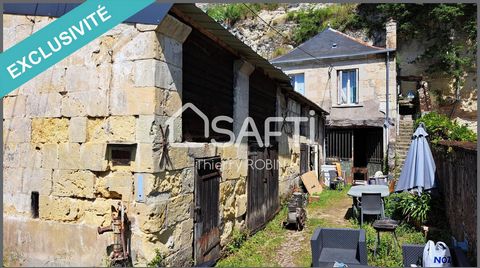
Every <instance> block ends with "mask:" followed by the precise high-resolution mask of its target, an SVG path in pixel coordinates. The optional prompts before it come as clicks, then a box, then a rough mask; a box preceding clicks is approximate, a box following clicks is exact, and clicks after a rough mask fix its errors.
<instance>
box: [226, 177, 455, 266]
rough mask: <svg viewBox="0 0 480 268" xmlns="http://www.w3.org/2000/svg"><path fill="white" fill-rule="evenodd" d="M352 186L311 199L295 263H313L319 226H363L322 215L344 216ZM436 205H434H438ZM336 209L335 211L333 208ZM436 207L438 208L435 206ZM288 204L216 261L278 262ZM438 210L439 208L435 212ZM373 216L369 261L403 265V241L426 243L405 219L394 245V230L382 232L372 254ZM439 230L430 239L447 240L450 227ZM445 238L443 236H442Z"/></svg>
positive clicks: (365, 226)
mask: <svg viewBox="0 0 480 268" xmlns="http://www.w3.org/2000/svg"><path fill="white" fill-rule="evenodd" d="M349 189H350V187H349V186H347V187H345V188H344V189H342V190H341V191H338V190H324V191H323V192H322V193H320V194H319V195H318V196H319V197H320V198H319V200H318V201H315V202H312V203H310V204H308V206H307V222H306V225H305V229H304V230H303V231H302V236H303V242H302V243H301V245H300V249H299V250H298V251H297V252H295V253H294V254H295V256H293V266H297V267H309V266H311V263H312V256H311V250H310V238H311V236H312V234H313V232H314V231H315V229H316V228H318V227H324V228H354V229H360V224H359V222H358V221H357V219H355V218H352V219H350V220H348V221H345V222H344V223H342V224H339V223H338V222H337V221H334V220H332V219H335V217H333V218H332V217H322V216H321V215H325V214H329V215H330V216H335V214H337V213H338V217H343V216H344V215H345V211H343V210H342V211H338V210H337V211H338V212H336V211H335V207H336V205H338V204H342V207H343V208H345V205H346V202H350V201H351V197H349V196H348V195H347V192H348V190H349ZM435 207H436V206H434V208H435ZM332 211H333V212H332ZM434 211H436V210H435V209H434ZM286 213H287V208H286V207H283V208H282V210H281V211H280V212H279V214H278V215H276V217H275V218H274V219H273V220H272V221H271V222H270V223H268V224H267V226H266V227H265V229H263V230H261V231H259V232H257V233H256V234H254V235H253V236H251V237H249V238H248V239H247V240H245V241H243V243H239V244H236V245H234V246H233V250H231V251H230V252H231V254H230V255H229V256H228V257H226V258H224V259H222V260H220V261H219V262H218V263H217V266H219V267H273V266H278V265H279V264H278V262H277V259H278V258H277V253H278V252H279V249H280V248H281V247H282V245H284V243H288V241H286V239H287V231H286V230H285V229H284V228H282V225H281V223H282V222H283V220H284V219H285V218H286ZM436 213H438V212H436ZM372 222H373V220H370V221H367V222H364V224H363V226H362V229H364V230H365V232H366V238H367V250H368V265H369V266H378V267H401V266H402V249H401V245H402V244H424V243H425V237H424V235H423V233H422V232H421V231H419V230H418V229H416V228H415V227H413V226H411V225H410V224H408V223H402V224H400V226H398V228H397V230H396V234H397V238H398V244H397V245H395V243H394V238H393V235H392V234H391V233H386V232H382V233H381V234H380V236H381V239H380V240H381V243H380V246H379V248H378V249H377V255H376V257H374V256H373V252H374V249H375V241H376V236H377V233H376V231H375V229H373V227H372ZM436 227H437V228H438V231H437V232H435V233H433V232H432V233H429V235H428V239H432V240H434V241H438V240H442V239H443V240H442V241H447V240H445V239H447V236H448V235H449V233H448V231H444V229H443V228H439V227H440V226H436ZM440 238H442V239H440Z"/></svg>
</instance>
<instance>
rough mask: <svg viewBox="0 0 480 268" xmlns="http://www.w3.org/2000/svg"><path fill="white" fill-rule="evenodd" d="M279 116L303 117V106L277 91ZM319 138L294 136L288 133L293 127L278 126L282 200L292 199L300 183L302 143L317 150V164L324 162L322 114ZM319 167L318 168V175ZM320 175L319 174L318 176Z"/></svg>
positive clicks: (317, 119)
mask: <svg viewBox="0 0 480 268" xmlns="http://www.w3.org/2000/svg"><path fill="white" fill-rule="evenodd" d="M277 116H279V117H285V116H289V117H297V116H301V104H300V103H298V102H297V101H294V100H293V99H291V98H285V96H284V95H283V94H282V93H281V92H280V90H278V91H277ZM315 118H316V124H318V125H317V127H316V128H317V129H316V131H317V132H318V136H316V138H313V140H311V139H310V137H309V135H307V137H305V136H301V135H292V133H288V132H289V130H293V125H290V126H289V127H286V126H283V127H282V123H280V124H278V125H277V129H281V130H282V131H281V136H279V137H277V142H278V161H279V172H278V174H279V194H280V198H281V200H286V199H288V198H289V197H290V194H291V193H292V191H293V188H294V187H296V186H298V185H299V182H300V178H299V175H300V143H307V144H309V145H310V146H313V147H314V148H315V150H316V159H315V160H316V161H315V162H316V163H317V164H322V163H323V162H324V160H325V159H324V150H323V140H324V133H323V130H324V128H323V126H324V124H325V120H324V118H323V117H322V115H320V114H316V115H315ZM318 170H319V167H316V171H317V173H318ZM317 175H318V174H317Z"/></svg>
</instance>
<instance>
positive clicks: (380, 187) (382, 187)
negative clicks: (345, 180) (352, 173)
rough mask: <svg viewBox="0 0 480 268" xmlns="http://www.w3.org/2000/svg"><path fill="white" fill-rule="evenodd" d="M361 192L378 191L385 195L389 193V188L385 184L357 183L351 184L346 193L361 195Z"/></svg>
mask: <svg viewBox="0 0 480 268" xmlns="http://www.w3.org/2000/svg"><path fill="white" fill-rule="evenodd" d="M362 193H367V194H375V193H380V194H381V195H382V197H386V196H389V195H390V190H389V189H388V186H386V185H375V184H371V185H358V186H352V188H350V190H348V193H347V194H348V195H349V196H352V197H359V198H361V197H362Z"/></svg>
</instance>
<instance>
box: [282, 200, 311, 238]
mask: <svg viewBox="0 0 480 268" xmlns="http://www.w3.org/2000/svg"><path fill="white" fill-rule="evenodd" d="M306 206H307V198H306V197H305V194H304V193H301V192H295V193H293V195H292V197H291V198H290V200H289V201H288V213H287V219H286V220H285V221H284V222H283V226H284V227H286V226H287V225H289V224H294V225H295V227H296V229H297V230H298V231H301V230H303V228H304V227H305V221H306V220H307V212H306V210H305V207H306Z"/></svg>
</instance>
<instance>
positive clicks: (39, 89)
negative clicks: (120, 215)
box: [3, 15, 323, 266]
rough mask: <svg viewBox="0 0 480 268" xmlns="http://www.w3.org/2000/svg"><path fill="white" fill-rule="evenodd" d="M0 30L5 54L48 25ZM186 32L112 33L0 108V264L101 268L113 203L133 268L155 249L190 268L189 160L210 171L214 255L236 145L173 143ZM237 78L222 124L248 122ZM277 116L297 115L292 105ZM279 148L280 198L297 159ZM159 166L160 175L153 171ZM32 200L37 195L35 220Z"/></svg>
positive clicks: (244, 76) (226, 225) (243, 75)
mask: <svg viewBox="0 0 480 268" xmlns="http://www.w3.org/2000/svg"><path fill="white" fill-rule="evenodd" d="M3 19H4V25H5V33H6V34H5V45H6V48H8V47H10V46H12V45H14V44H15V43H17V42H19V41H21V40H22V39H23V38H25V37H27V36H29V35H30V34H31V33H32V32H35V31H37V30H39V29H41V27H43V26H44V25H46V24H48V23H49V22H51V21H53V20H54V19H53V18H48V17H40V16H37V17H27V16H18V15H4V17H3ZM190 31H191V28H190V27H189V26H187V25H185V24H183V23H181V22H180V21H178V20H176V19H174V18H173V17H171V16H167V17H166V18H165V19H164V20H163V21H162V23H161V24H160V25H158V26H157V25H142V24H121V25H118V26H117V27H116V28H114V29H113V30H111V31H109V32H107V33H106V34H104V35H102V36H101V37H100V38H97V39H96V40H94V41H92V42H91V43H90V44H88V45H87V46H86V47H84V48H82V49H80V50H79V51H77V52H75V53H74V54H73V55H71V56H70V57H68V58H66V59H65V60H63V61H62V62H60V63H59V64H57V65H55V66H54V67H52V68H51V69H49V70H47V71H46V72H44V73H43V74H41V75H39V76H38V77H36V78H35V79H33V80H31V81H30V82H28V83H27V84H25V85H23V86H22V87H20V88H19V89H17V90H15V91H14V92H12V93H10V94H9V95H8V96H6V97H5V98H4V99H3V104H4V116H5V119H4V122H3V126H4V133H3V134H4V159H3V161H4V170H3V176H4V206H5V210H4V222H5V224H4V232H5V233H8V235H6V236H4V240H3V241H4V245H5V249H6V250H5V252H4V256H6V257H8V258H7V259H8V260H9V261H10V263H11V264H15V265H79V264H81V265H88V266H90V265H91V266H94V265H95V266H96V265H106V264H107V260H108V257H107V252H106V245H109V244H111V243H112V242H113V237H112V236H111V233H107V234H103V235H98V234H97V232H96V231H97V230H96V228H97V227H98V226H107V225H110V224H111V216H110V211H111V206H116V205H117V203H118V202H119V201H121V202H123V204H124V205H125V206H126V207H127V215H128V217H129V219H130V221H131V223H132V225H131V237H130V241H131V250H132V260H133V264H134V265H140V266H144V265H145V264H146V263H147V262H148V261H150V260H152V259H153V258H154V257H155V254H156V253H155V250H156V249H158V250H160V252H161V253H162V254H163V255H164V256H165V258H166V259H165V261H166V264H168V265H171V266H191V265H192V264H193V263H192V257H193V247H192V245H193V243H194V237H193V236H194V234H193V230H194V222H193V218H192V215H193V214H192V213H193V210H192V207H193V204H194V160H195V158H199V157H213V156H219V157H220V158H221V161H222V180H221V182H220V195H219V196H220V197H219V198H220V206H219V215H220V223H219V224H220V225H219V228H220V234H221V241H220V244H221V245H222V246H224V245H226V244H227V243H228V242H229V240H230V238H231V235H232V232H233V230H235V229H243V228H245V215H246V210H247V193H246V178H247V174H248V151H247V150H248V146H247V144H246V140H245V142H243V143H242V144H241V146H239V147H236V146H222V145H221V144H220V145H215V144H210V143H186V142H182V121H181V120H182V119H181V116H179V117H176V115H177V111H179V110H180V109H181V108H182V98H181V95H182V43H183V42H184V41H185V39H186V38H187V36H188V34H189V33H190ZM237 67H239V68H236V69H234V70H232V71H234V72H239V73H236V76H235V77H236V79H237V80H238V81H236V82H235V90H236V95H235V104H234V105H235V106H234V111H235V113H234V114H235V116H236V117H237V119H241V118H243V117H245V116H248V114H244V113H242V112H244V111H245V109H246V111H248V102H247V103H245V102H244V100H245V99H247V100H248V88H249V85H248V76H249V75H250V73H251V72H252V71H253V68H254V67H253V66H252V65H250V64H248V63H246V62H240V61H239V62H238V64H237ZM245 89H246V90H247V91H245ZM281 99H282V100H283V99H284V97H283V96H282V98H281ZM282 107H284V108H283V109H284V110H288V111H289V113H291V114H290V115H300V104H298V103H295V102H291V104H290V106H289V107H286V106H282ZM284 110H281V111H280V112H279V113H280V114H282V113H283V111H284ZM172 118H173V124H172V127H171V128H170V129H169V131H170V133H171V134H172V135H173V140H172V141H171V142H170V143H169V147H168V150H167V153H164V150H163V145H162V142H164V140H163V138H164V137H163V134H162V131H164V130H165V128H166V125H167V123H168V122H169V121H171V120H170V119H172ZM235 129H238V128H237V127H235ZM322 137H323V136H322ZM280 139H285V141H286V143H285V144H286V147H285V148H282V149H280V150H281V153H280V156H279V159H280V163H281V168H280V174H281V175H280V189H281V190H280V193H281V195H282V196H286V195H287V194H288V193H290V191H291V190H292V186H293V184H294V180H295V178H296V177H297V176H298V173H299V163H300V160H299V151H300V148H299V143H298V139H297V138H296V137H292V136H288V135H285V133H284V135H283V136H282V137H281V138H280ZM302 141H303V142H308V143H315V144H316V145H317V146H318V144H322V143H319V141H308V140H305V138H303V139H302ZM280 143H282V141H281V140H280ZM112 146H127V147H130V148H133V149H132V150H133V153H132V155H133V158H132V161H131V162H130V164H129V165H117V164H115V163H114V162H113V161H111V155H112V152H111V148H112ZM320 150H321V148H320ZM167 156H168V158H169V159H170V162H171V165H164V163H165V159H166V157H167ZM33 191H35V192H38V193H39V218H37V219H34V218H32V208H31V194H32V192H33ZM19 228H20V229H19ZM58 233H62V234H66V235H58ZM79 241H80V242H79ZM31 243H35V246H34V247H32V246H30V244H31Z"/></svg>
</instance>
